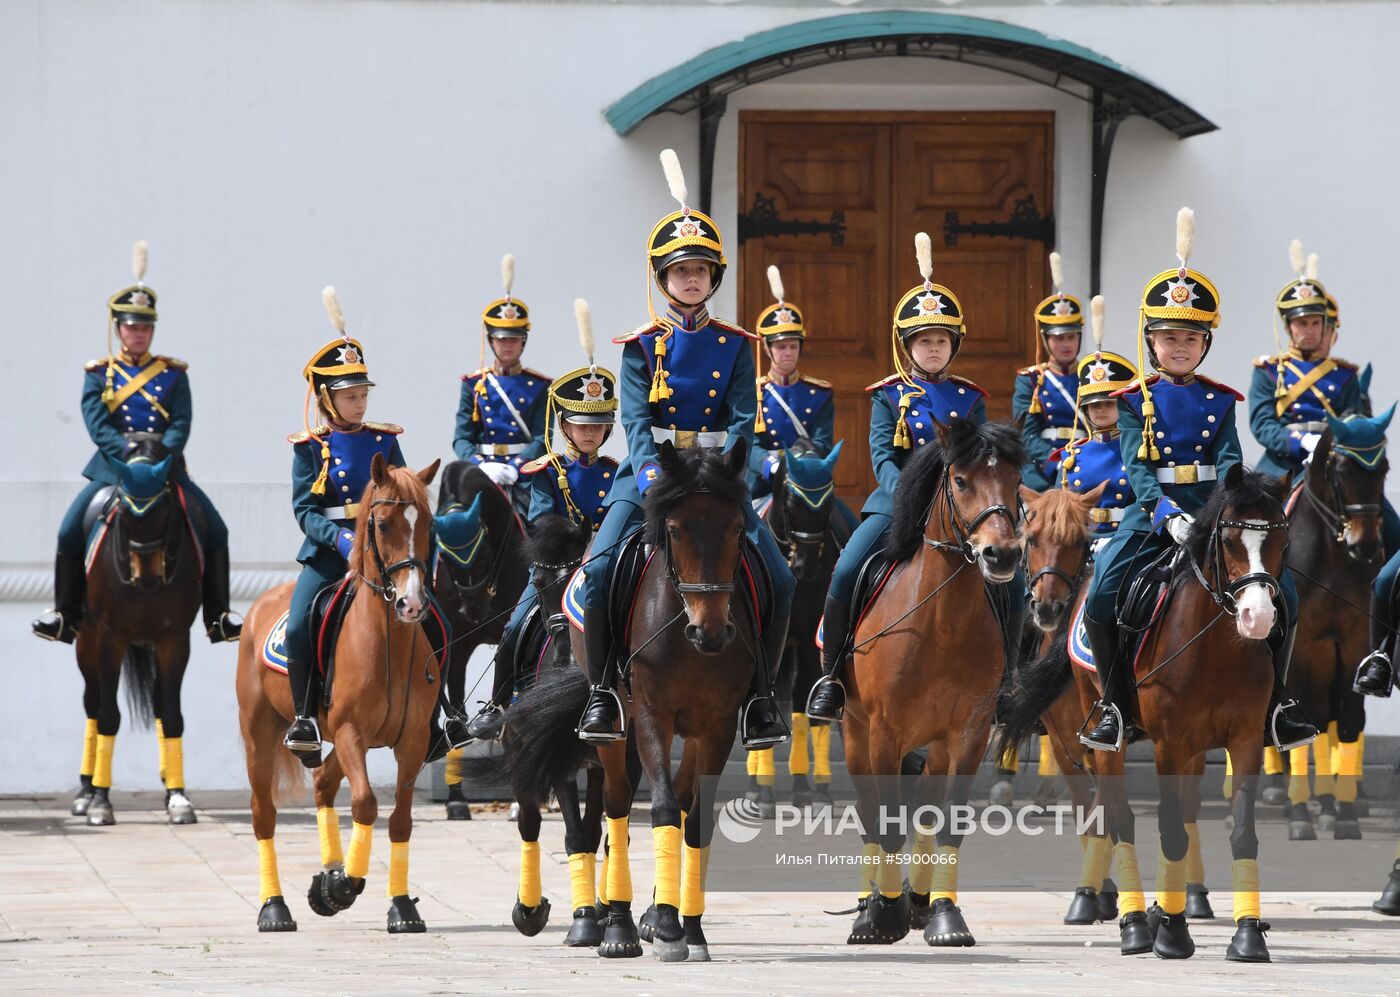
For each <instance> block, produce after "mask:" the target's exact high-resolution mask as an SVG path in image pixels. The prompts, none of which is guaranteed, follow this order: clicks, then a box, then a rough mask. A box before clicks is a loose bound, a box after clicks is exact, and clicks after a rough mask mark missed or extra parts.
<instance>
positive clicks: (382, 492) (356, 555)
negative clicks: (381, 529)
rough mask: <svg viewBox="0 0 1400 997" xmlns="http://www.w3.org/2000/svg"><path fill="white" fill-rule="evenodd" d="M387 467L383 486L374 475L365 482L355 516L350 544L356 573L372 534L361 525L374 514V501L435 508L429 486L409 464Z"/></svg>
mask: <svg viewBox="0 0 1400 997" xmlns="http://www.w3.org/2000/svg"><path fill="white" fill-rule="evenodd" d="M387 470H388V472H389V476H388V478H386V479H385V481H384V483H383V484H382V485H377V484H375V483H374V479H373V478H371V479H370V481H369V484H367V485H365V492H364V494H363V495H361V496H360V511H359V515H358V516H357V517H356V519H355V542H354V543H353V544H351V546H350V570H351V571H353V572H356V573H359V572H360V570H361V568H360V565H361V564H362V563H363V562H362V560H361V558H362V557H363V555H364V550H365V538H366V537H367V536H368V535H369V530H366V529H362V528H361V527H362V526H363V525H364V523H365V521H366V517H368V516H369V515H370V514H371V509H370V503H371V502H374V501H380V500H383V499H388V500H390V501H393V502H406V503H408V504H410V505H413V506H415V507H417V508H419V509H427V510H429V511H431V510H432V507H433V506H432V503H431V502H430V501H429V499H428V486H427V485H425V484H423V482H422V481H421V480H419V478H418V475H417V474H415V473H413V472H412V471H410V470H409V469H408V468H406V467H389V468H387ZM429 525H431V524H429ZM381 549H382V548H381ZM414 553H415V554H416V556H418V557H420V558H422V557H426V556H427V555H428V552H427V551H426V550H420V551H415V552H414Z"/></svg>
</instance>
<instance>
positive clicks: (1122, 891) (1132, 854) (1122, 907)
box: [1113, 841, 1147, 914]
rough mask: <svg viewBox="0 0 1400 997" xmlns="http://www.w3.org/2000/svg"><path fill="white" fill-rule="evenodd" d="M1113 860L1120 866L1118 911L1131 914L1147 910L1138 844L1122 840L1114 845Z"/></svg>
mask: <svg viewBox="0 0 1400 997" xmlns="http://www.w3.org/2000/svg"><path fill="white" fill-rule="evenodd" d="M1113 862H1114V864H1115V865H1116V866H1117V867H1118V911H1119V913H1121V914H1131V913H1133V912H1134V911H1145V910H1147V898H1146V897H1144V896H1143V892H1142V873H1141V872H1139V871H1138V857H1137V846H1136V845H1134V844H1130V843H1129V842H1126V841H1120V842H1118V844H1116V845H1114V846H1113Z"/></svg>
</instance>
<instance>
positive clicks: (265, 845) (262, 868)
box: [258, 838, 282, 903]
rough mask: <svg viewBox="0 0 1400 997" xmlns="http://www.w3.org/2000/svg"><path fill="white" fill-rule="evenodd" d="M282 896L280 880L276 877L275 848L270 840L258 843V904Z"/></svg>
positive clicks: (266, 839)
mask: <svg viewBox="0 0 1400 997" xmlns="http://www.w3.org/2000/svg"><path fill="white" fill-rule="evenodd" d="M281 895H282V880H281V879H280V878H279V877H278V875H277V846H276V845H274V844H273V843H272V839H271V838H265V839H263V840H261V841H259V842H258V902H259V903H263V902H265V901H266V900H267V898H268V897H280V896H281Z"/></svg>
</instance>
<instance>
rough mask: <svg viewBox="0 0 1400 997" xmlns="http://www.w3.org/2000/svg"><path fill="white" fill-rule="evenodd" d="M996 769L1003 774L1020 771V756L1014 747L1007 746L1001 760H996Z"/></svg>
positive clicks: (1012, 745)
mask: <svg viewBox="0 0 1400 997" xmlns="http://www.w3.org/2000/svg"><path fill="white" fill-rule="evenodd" d="M997 768H999V769H1001V770H1003V771H1005V772H1019V771H1021V756H1020V754H1019V753H1018V752H1017V750H1016V745H1014V744H1008V745H1007V746H1006V750H1005V751H1003V752H1002V753H1001V758H999V759H998V760H997Z"/></svg>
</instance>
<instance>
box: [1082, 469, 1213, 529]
mask: <svg viewBox="0 0 1400 997" xmlns="http://www.w3.org/2000/svg"><path fill="white" fill-rule="evenodd" d="M1193 466H1194V465H1193ZM1127 511H1128V510H1126V509H1121V508H1120V509H1098V508H1096V509H1090V510H1089V522H1091V523H1121V522H1123V514H1124V513H1126V512H1127Z"/></svg>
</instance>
